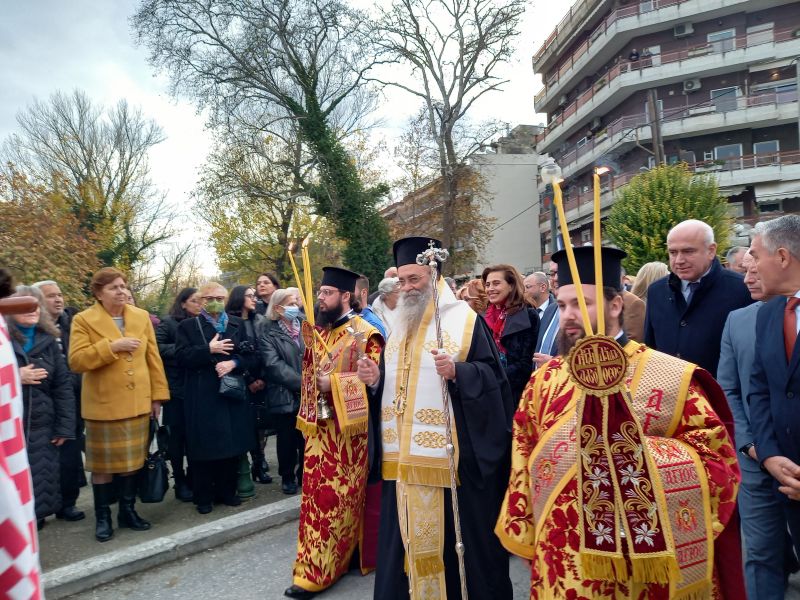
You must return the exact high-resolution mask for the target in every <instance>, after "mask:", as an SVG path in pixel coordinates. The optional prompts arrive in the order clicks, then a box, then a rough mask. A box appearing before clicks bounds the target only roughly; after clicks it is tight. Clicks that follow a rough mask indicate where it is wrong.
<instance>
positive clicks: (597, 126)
mask: <svg viewBox="0 0 800 600" xmlns="http://www.w3.org/2000/svg"><path fill="white" fill-rule="evenodd" d="M602 126H603V122H602V121H601V120H600V117H595V118H594V119H592V126H591V127H590V129H591V130H592V132H595V131H597V130H598V129H600V128H601V127H602Z"/></svg>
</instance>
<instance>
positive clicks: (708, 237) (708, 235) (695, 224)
mask: <svg viewBox="0 0 800 600" xmlns="http://www.w3.org/2000/svg"><path fill="white" fill-rule="evenodd" d="M680 229H699V230H700V231H702V232H703V243H705V245H706V247H708V246H710V245H711V244H713V243H714V229H713V228H712V227H711V225H709V224H708V223H706V222H705V221H700V220H699V219H687V220H686V221H681V222H680V223H678V224H677V225H675V227H673V228H672V229H670V230H669V233H668V234H667V241H669V238H670V236H671V235H672V234H673V233H674V232H676V231H678V230H680Z"/></svg>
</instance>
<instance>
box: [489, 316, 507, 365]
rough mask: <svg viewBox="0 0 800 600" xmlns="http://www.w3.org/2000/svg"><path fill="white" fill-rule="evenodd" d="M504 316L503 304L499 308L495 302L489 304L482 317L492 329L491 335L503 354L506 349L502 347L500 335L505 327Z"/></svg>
mask: <svg viewBox="0 0 800 600" xmlns="http://www.w3.org/2000/svg"><path fill="white" fill-rule="evenodd" d="M506 316H507V313H506V307H505V306H503V307H502V308H501V307H499V306H498V305H496V304H489V308H487V309H486V315H485V317H484V318H485V319H486V324H487V325H488V326H489V329H491V330H492V337H493V338H494V343H495V345H496V346H497V350H498V351H499V352H500V353H501V354H504V355H505V354H506V349H505V348H504V347H503V343H502V342H501V341H500V337H501V336H502V335H503V329H505V326H506Z"/></svg>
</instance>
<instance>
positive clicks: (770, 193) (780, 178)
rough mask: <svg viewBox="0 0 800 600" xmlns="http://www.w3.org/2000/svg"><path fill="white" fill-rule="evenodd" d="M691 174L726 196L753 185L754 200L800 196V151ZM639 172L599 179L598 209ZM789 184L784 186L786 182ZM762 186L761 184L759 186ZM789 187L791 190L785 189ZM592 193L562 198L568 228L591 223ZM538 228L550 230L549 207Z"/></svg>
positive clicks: (697, 167)
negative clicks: (712, 182) (712, 179)
mask: <svg viewBox="0 0 800 600" xmlns="http://www.w3.org/2000/svg"><path fill="white" fill-rule="evenodd" d="M689 169H690V170H691V171H693V172H694V173H698V174H700V173H710V174H713V175H714V176H716V178H717V180H718V182H719V187H720V190H724V191H725V192H726V193H727V194H729V195H737V194H739V193H741V192H742V191H743V190H744V188H745V187H747V186H751V185H753V186H756V196H757V200H759V202H760V201H762V199H761V198H759V189H763V191H764V194H763V201H765V202H769V201H773V200H774V199H775V198H776V197H777V196H778V195H779V194H778V193H777V192H775V191H774V190H776V189H779V188H780V189H782V190H783V191H782V192H781V194H782V195H783V196H784V197H789V196H800V150H790V151H785V152H770V153H767V154H750V155H746V156H739V157H735V158H729V159H727V160H723V161H700V162H696V163H693V164H690V165H689ZM638 174H639V173H638V172H627V173H621V174H619V175H616V176H614V177H605V178H603V179H602V186H603V187H602V188H601V195H600V207H601V210H605V209H608V207H610V206H611V205H612V204H613V203H614V196H615V192H616V191H618V190H619V189H620V188H621V187H623V186H624V185H625V184H627V183H628V182H629V181H630V180H631V179H633V178H634V177H635V176H636V175H638ZM788 182H792V184H790V185H789V186H788V187H787V185H786V184H787V183H788ZM759 184H762V185H759ZM788 188H791V190H788V191H787V189H788ZM593 202H594V193H593V191H592V190H589V191H588V192H584V193H580V194H572V195H570V196H569V197H568V198H564V212H565V213H566V217H567V223H568V224H569V226H570V228H571V229H574V228H576V227H580V226H582V225H584V224H586V223H588V222H590V221H591V220H592V215H593V210H594V205H593ZM539 229H540V231H541V232H542V233H548V232H549V231H550V204H549V202H545V203H543V204H541V205H540V212H539Z"/></svg>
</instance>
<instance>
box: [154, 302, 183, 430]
mask: <svg viewBox="0 0 800 600" xmlns="http://www.w3.org/2000/svg"><path fill="white" fill-rule="evenodd" d="M182 320H183V319H182ZM180 322H181V321H180V320H178V319H176V318H175V317H164V319H163V320H162V321H161V323H159V324H158V326H157V327H156V342H158V353H159V354H160V355H161V362H163V363H164V373H166V375H167V384H168V385H169V398H170V400H169V402H166V403H164V404H163V411H164V419H163V420H164V425H170V426H173V427H174V426H176V425H177V426H179V427H180V426H182V424H183V386H184V384H185V379H186V369H184V368H183V367H182V366H180V365H179V364H178V356H177V350H176V344H175V338H176V337H177V335H178V325H179V324H180Z"/></svg>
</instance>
